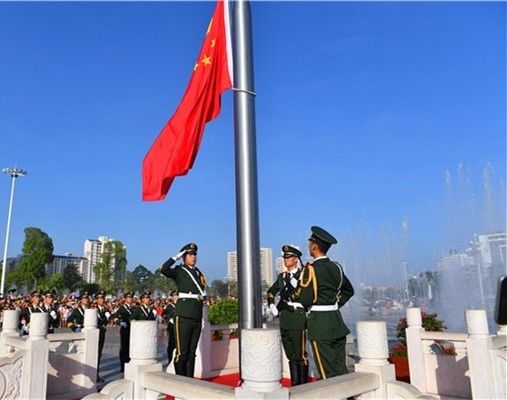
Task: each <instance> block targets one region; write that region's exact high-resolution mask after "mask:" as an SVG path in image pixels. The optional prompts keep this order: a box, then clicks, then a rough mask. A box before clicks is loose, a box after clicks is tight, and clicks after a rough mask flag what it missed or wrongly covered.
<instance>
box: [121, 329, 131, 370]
mask: <svg viewBox="0 0 507 400" xmlns="http://www.w3.org/2000/svg"><path fill="white" fill-rule="evenodd" d="M129 353H130V326H129V327H127V328H120V364H121V370H122V371H123V370H124V368H125V363H128V362H129V361H130V355H129Z"/></svg>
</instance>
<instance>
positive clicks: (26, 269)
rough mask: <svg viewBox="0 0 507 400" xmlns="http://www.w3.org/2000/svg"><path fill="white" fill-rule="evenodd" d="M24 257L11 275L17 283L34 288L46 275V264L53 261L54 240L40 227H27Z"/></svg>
mask: <svg viewBox="0 0 507 400" xmlns="http://www.w3.org/2000/svg"><path fill="white" fill-rule="evenodd" d="M24 232H25V241H24V242H23V249H22V251H23V257H22V258H21V262H20V264H19V268H18V269H17V270H16V272H15V274H13V275H12V276H11V277H12V278H13V279H14V281H15V282H16V283H17V284H20V285H26V286H27V287H28V288H29V289H33V288H35V287H37V285H38V284H40V283H41V282H42V281H43V280H44V278H45V277H46V264H47V263H50V262H51V261H53V240H52V239H51V238H50V237H49V236H48V234H47V233H45V232H43V231H42V230H40V229H39V228H35V227H29V228H26V229H25V231H24Z"/></svg>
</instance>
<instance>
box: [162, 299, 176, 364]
mask: <svg viewBox="0 0 507 400" xmlns="http://www.w3.org/2000/svg"><path fill="white" fill-rule="evenodd" d="M177 301H178V293H177V292H176V291H172V292H171V294H170V298H169V304H168V305H167V307H166V308H165V310H164V316H165V317H166V319H167V366H169V365H170V364H171V361H172V359H173V353H174V349H175V348H176V340H175V332H174V317H175V311H176V302H177Z"/></svg>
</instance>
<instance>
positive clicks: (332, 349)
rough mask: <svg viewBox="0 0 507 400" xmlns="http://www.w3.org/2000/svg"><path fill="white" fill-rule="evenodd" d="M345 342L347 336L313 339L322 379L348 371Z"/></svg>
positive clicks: (314, 351) (315, 357)
mask: <svg viewBox="0 0 507 400" xmlns="http://www.w3.org/2000/svg"><path fill="white" fill-rule="evenodd" d="M345 342H346V338H345V337H341V338H336V339H330V340H312V342H311V343H312V352H313V358H314V360H315V365H317V369H318V370H319V375H320V378H321V379H327V378H331V377H333V376H338V375H344V374H347V373H348V370H347V366H346V364H345Z"/></svg>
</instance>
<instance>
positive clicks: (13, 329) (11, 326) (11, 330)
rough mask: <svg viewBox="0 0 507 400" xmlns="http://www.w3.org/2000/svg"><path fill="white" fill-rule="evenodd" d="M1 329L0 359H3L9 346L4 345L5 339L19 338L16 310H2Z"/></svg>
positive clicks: (17, 312) (7, 352)
mask: <svg viewBox="0 0 507 400" xmlns="http://www.w3.org/2000/svg"><path fill="white" fill-rule="evenodd" d="M2 318H3V325H2V327H3V329H2V333H0V357H5V356H7V355H8V354H9V348H10V346H7V345H6V344H5V339H6V338H8V337H17V336H19V332H18V325H19V311H18V310H4V311H3V312H2Z"/></svg>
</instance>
